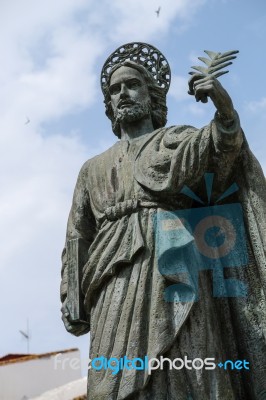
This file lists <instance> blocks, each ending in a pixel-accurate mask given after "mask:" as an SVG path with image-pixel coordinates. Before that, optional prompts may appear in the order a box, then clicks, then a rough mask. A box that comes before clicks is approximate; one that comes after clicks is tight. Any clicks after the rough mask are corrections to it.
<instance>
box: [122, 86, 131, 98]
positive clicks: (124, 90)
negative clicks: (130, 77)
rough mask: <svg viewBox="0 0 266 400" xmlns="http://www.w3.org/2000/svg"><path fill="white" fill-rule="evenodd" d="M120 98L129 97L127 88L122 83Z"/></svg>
mask: <svg viewBox="0 0 266 400" xmlns="http://www.w3.org/2000/svg"><path fill="white" fill-rule="evenodd" d="M120 97H121V98H122V99H123V98H126V97H129V94H128V89H127V86H126V85H125V84H124V83H123V84H122V85H121V90H120Z"/></svg>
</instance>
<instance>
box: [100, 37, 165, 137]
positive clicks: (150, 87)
mask: <svg viewBox="0 0 266 400" xmlns="http://www.w3.org/2000/svg"><path fill="white" fill-rule="evenodd" d="M101 83H102V90H103V94H104V102H105V107H106V115H107V116H108V118H109V119H110V120H111V121H112V129H113V132H114V133H115V134H116V135H117V136H118V137H120V135H121V131H120V123H121V122H122V121H124V122H133V121H136V120H139V119H141V118H144V117H147V116H149V115H150V116H151V119H152V123H153V127H154V129H157V128H160V127H163V126H165V124H166V120H167V107H166V94H167V91H168V88H169V85H170V68H169V65H168V63H167V61H166V60H165V58H164V57H163V55H162V54H161V53H160V52H159V51H158V50H157V49H155V48H154V47H152V46H150V45H147V44H145V43H129V44H127V45H124V46H122V47H120V48H119V49H117V50H116V51H115V52H114V53H113V54H112V55H111V56H110V57H109V58H108V59H107V61H106V62H105V64H104V67H103V70H102V74H101ZM122 92H123V93H122Z"/></svg>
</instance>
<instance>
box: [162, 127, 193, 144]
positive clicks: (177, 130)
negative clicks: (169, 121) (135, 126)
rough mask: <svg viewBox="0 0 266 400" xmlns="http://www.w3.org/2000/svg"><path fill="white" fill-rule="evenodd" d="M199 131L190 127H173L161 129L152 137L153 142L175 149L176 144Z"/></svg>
mask: <svg viewBox="0 0 266 400" xmlns="http://www.w3.org/2000/svg"><path fill="white" fill-rule="evenodd" d="M198 131H199V129H198V128H195V127H194V126H191V125H173V126H169V127H167V128H161V129H159V130H158V133H157V134H155V135H154V138H155V140H157V141H160V142H161V141H162V142H163V143H164V145H165V146H166V147H170V148H172V147H176V146H177V144H178V143H179V142H181V141H183V140H184V139H186V138H188V137H192V136H193V135H195V134H196V133H197V132H198Z"/></svg>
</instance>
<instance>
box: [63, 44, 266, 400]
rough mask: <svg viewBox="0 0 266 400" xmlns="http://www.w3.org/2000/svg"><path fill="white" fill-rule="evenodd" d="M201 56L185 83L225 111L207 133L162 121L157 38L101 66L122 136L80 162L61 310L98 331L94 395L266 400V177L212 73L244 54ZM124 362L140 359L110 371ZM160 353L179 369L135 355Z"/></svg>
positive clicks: (76, 327)
mask: <svg viewBox="0 0 266 400" xmlns="http://www.w3.org/2000/svg"><path fill="white" fill-rule="evenodd" d="M207 53H208V55H209V56H210V60H209V59H206V58H201V60H202V61H203V62H205V63H206V64H207V66H208V67H207V68H203V67H196V70H197V72H196V73H193V74H192V78H191V79H190V81H189V93H190V94H193V95H194V96H195V98H196V100H197V101H199V100H201V101H203V102H207V100H208V99H210V100H211V101H212V102H213V104H214V105H215V107H216V110H217V111H216V113H215V116H214V119H213V120H212V121H211V122H210V124H209V125H207V126H205V127H204V128H202V129H196V128H194V127H192V126H188V125H185V126H183V125H182V126H171V127H169V128H165V124H166V117H167V107H166V94H167V90H168V88H169V84H170V68H169V65H168V63H167V61H166V59H165V57H164V56H163V55H162V54H161V53H160V52H159V51H158V50H157V49H155V48H154V47H153V46H151V45H148V44H145V43H129V44H126V45H124V46H122V47H120V48H119V49H117V50H116V51H115V52H114V53H113V54H112V55H111V56H110V57H109V58H108V59H107V61H106V63H105V65H104V67H103V70H102V75H101V84H102V90H103V94H104V101H105V107H106V115H107V116H108V118H109V119H110V120H111V122H112V129H113V132H114V133H115V134H116V135H117V136H118V138H119V140H118V141H117V142H116V143H115V144H114V145H113V146H112V147H111V148H110V149H108V150H107V151H105V152H104V153H102V154H100V155H98V156H96V157H94V158H92V159H90V160H88V161H87V162H85V164H84V165H83V167H82V168H81V171H80V173H79V176H78V180H77V184H76V188H75V191H74V196H73V204H72V208H71V211H70V215H69V220H68V226H67V236H66V245H65V249H64V251H63V255H62V260H63V268H62V284H61V300H62V303H63V306H62V319H63V321H64V324H65V327H66V329H67V330H68V331H69V332H70V333H72V334H74V335H77V336H78V335H82V334H84V333H87V332H89V331H90V332H91V342H90V360H95V359H97V363H98V364H97V363H96V362H95V364H94V368H90V370H89V377H88V395H87V398H88V399H89V400H96V399H97V400H103V399H106V400H115V399H119V400H122V399H134V400H148V399H156V400H169V399H173V400H174V399H175V400H177V399H178V400H188V399H193V400H209V399H211V400H214V399H215V400H233V399H234V400H239V399H243V400H244V399H245V400H251V399H266V363H265V359H266V342H265V337H266V308H265V294H266V262H265V249H266V243H265V238H266V224H265V204H266V192H265V179H264V176H263V173H262V170H261V167H260V165H259V163H258V162H257V160H256V159H255V157H254V156H253V155H252V153H251V151H250V150H249V147H248V144H247V141H246V139H245V136H244V133H243V131H242V130H241V127H240V122H239V117H238V114H237V112H236V111H235V110H234V107H233V103H232V100H231V98H230V96H229V95H228V93H227V92H226V90H225V89H224V88H223V87H222V85H221V84H220V82H219V81H218V80H217V77H218V76H219V75H221V74H222V73H224V71H221V68H222V67H224V66H226V65H228V63H230V60H231V59H233V58H234V56H233V55H234V54H235V53H236V52H228V53H225V54H223V55H221V54H220V53H212V52H207ZM220 56H221V57H220ZM219 57H220V58H221V59H220V60H219ZM228 60H229V61H228ZM205 184H206V187H205ZM204 204H205V205H206V204H207V206H204ZM193 221H194V222H193ZM195 221H196V222H195ZM215 221H216V223H215ZM217 221H218V222H217ZM219 224H220V226H219ZM208 235H209V236H208ZM208 240H209V241H208ZM212 240H215V241H216V242H215V243H216V244H211V243H213V242H211V241H212ZM219 241H220V242H219ZM218 242H219V243H218ZM125 357H126V358H127V360H134V359H136V358H138V360H139V362H140V364H139V367H138V368H136V365H137V364H134V365H135V368H133V363H132V364H130V362H129V364H128V362H127V365H126V366H125V364H124V366H123V365H122V364H121V363H120V364H119V365H120V367H119V368H118V369H117V370H116V371H115V372H114V370H112V368H111V365H115V364H116V360H120V361H121V359H123V360H124V361H125ZM145 357H146V358H145ZM160 357H164V358H167V359H168V360H170V361H171V360H176V359H177V361H176V362H175V367H173V368H171V367H170V363H169V361H168V360H165V361H164V362H163V364H161V366H160V368H159V367H158V368H157V369H156V365H155V364H156V362H157V361H156V360H154V363H153V364H152V366H151V372H150V371H149V370H148V369H147V368H146V366H145V367H143V365H142V364H141V360H146V361H147V360H150V359H152V358H155V359H158V360H162V359H160ZM110 359H112V363H111V364H104V362H105V363H106V362H107V361H108V360H109V361H110ZM196 359H197V360H196ZM206 359H207V360H206ZM210 359H211V360H212V361H211V360H210ZM104 360H105V361H104ZM192 362H193V363H192ZM101 363H102V366H101V365H100V364H101ZM103 364H104V365H105V367H104V366H103ZM116 365H117V364H116ZM106 366H109V368H106Z"/></svg>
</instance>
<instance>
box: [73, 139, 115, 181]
mask: <svg viewBox="0 0 266 400" xmlns="http://www.w3.org/2000/svg"><path fill="white" fill-rule="evenodd" d="M120 142H121V141H118V142H116V143H114V144H113V146H111V147H109V149H107V150H105V151H103V152H102V153H100V154H97V155H96V156H94V157H92V158H89V159H88V160H87V161H85V163H84V164H83V165H82V167H81V170H80V173H83V174H84V175H88V174H89V172H90V171H91V170H92V169H95V168H99V167H100V165H102V164H108V160H111V159H112V157H113V156H114V155H115V154H117V152H119V147H120Z"/></svg>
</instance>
